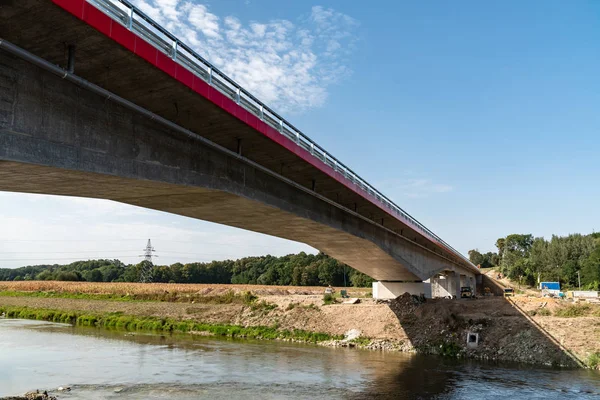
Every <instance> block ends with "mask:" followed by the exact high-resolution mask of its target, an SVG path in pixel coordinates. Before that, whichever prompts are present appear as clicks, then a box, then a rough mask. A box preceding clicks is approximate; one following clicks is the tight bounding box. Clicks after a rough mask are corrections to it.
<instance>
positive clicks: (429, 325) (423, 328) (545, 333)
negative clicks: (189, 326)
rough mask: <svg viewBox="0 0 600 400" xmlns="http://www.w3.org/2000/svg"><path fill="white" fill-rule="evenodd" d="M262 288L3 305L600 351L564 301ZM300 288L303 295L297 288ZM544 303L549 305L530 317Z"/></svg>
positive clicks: (478, 352) (545, 357)
mask: <svg viewBox="0 0 600 400" xmlns="http://www.w3.org/2000/svg"><path fill="white" fill-rule="evenodd" d="M207 286H209V285H205V287H204V288H203V290H205V291H206V290H207ZM222 289H225V288H221V285H219V288H218V290H222ZM248 289H250V290H251V289H252V287H249V288H248ZM260 289H261V290H257V291H253V293H257V292H258V293H260V295H259V298H258V300H256V302H255V304H259V306H249V305H247V304H239V303H231V304H207V303H196V302H194V303H192V302H187V303H186V302H166V301H114V300H88V299H68V298H45V297H8V296H0V306H28V307H32V308H46V309H60V310H74V311H85V312H90V313H106V312H122V313H123V314H128V315H136V316H153V317H160V318H172V319H177V320H195V321H199V322H204V323H213V324H234V325H241V326H259V325H260V326H277V327H278V328H280V329H287V330H293V329H302V330H306V331H313V332H323V333H328V334H331V335H341V334H344V333H346V332H348V331H350V330H355V332H356V331H359V332H360V336H361V337H362V338H359V340H355V341H354V342H353V343H352V344H353V345H360V346H363V347H367V348H384V349H390V350H401V351H419V352H427V353H436V354H445V355H449V356H462V357H470V358H480V359H491V360H503V361H515V362H525V363H532V364H547V365H569V366H573V365H577V364H578V362H577V361H576V360H577V359H579V360H586V359H587V358H588V357H589V355H590V354H592V353H595V352H600V313H599V314H597V315H598V316H591V315H596V314H595V311H594V312H591V313H590V314H589V315H590V316H584V317H578V318H559V317H556V316H553V315H554V314H555V312H556V311H557V310H560V309H562V308H564V307H565V306H564V304H562V303H561V302H559V301H558V300H552V299H537V298H528V297H516V298H514V300H512V301H508V300H506V299H504V298H502V297H493V296H492V297H484V298H480V299H477V300H471V299H468V300H467V299H464V300H461V299H459V300H446V299H436V300H427V301H425V302H420V301H418V300H417V299H415V298H414V297H412V296H410V295H408V294H406V295H404V296H400V297H399V298H398V299H396V300H393V301H391V302H387V303H378V302H376V301H374V300H373V299H361V302H360V303H359V304H340V303H338V304H332V305H323V296H322V294H312V293H311V292H310V291H308V290H306V289H302V288H287V289H286V293H281V292H279V291H273V289H271V290H272V291H271V292H270V293H269V292H267V291H266V290H264V291H262V289H263V288H260ZM215 290H216V288H215ZM215 290H208V292H210V293H214V292H215ZM295 290H297V292H296V293H303V294H290V293H292V292H293V291H295ZM302 290H304V291H302ZM319 290H320V291H322V289H319ZM307 292H308V293H307ZM304 293H306V294H304ZM313 293H314V292H313ZM260 304H262V305H260ZM596 307H598V306H596ZM541 308H544V309H546V310H548V312H546V313H539V314H538V315H535V316H530V315H531V314H537V312H534V311H538V310H540V309H541ZM598 308H599V310H600V307H598ZM542 314H543V315H542ZM548 314H550V315H548ZM469 333H471V334H475V336H477V344H476V345H472V346H471V347H472V348H471V347H470V346H468V345H467V335H468V334H469ZM331 344H332V345H348V343H342V342H335V343H331Z"/></svg>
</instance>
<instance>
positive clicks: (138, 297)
mask: <svg viewBox="0 0 600 400" xmlns="http://www.w3.org/2000/svg"><path fill="white" fill-rule="evenodd" d="M0 297H41V298H61V299H83V300H113V301H166V302H177V303H191V302H194V303H201V304H245V305H250V304H252V303H253V302H254V301H255V300H256V299H258V297H257V296H256V295H254V294H253V293H252V292H241V293H235V292H234V291H233V290H228V291H227V292H225V293H223V294H219V295H213V296H208V295H200V294H189V293H176V292H164V293H160V294H116V293H72V292H56V291H52V290H51V291H38V292H21V291H12V290H3V291H0Z"/></svg>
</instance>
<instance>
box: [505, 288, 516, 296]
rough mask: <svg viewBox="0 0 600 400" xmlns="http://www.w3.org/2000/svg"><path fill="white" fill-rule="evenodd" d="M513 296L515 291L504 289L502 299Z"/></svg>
mask: <svg viewBox="0 0 600 400" xmlns="http://www.w3.org/2000/svg"><path fill="white" fill-rule="evenodd" d="M514 295H515V289H513V288H505V289H504V297H513V296H514Z"/></svg>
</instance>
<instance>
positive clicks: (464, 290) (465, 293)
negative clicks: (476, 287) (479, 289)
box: [460, 286, 475, 299]
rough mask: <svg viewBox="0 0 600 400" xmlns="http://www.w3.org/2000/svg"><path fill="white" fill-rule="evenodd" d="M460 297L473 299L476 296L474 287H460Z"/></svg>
mask: <svg viewBox="0 0 600 400" xmlns="http://www.w3.org/2000/svg"><path fill="white" fill-rule="evenodd" d="M460 298H461V299H472V298H475V294H474V293H473V289H471V287H470V286H464V287H461V288H460Z"/></svg>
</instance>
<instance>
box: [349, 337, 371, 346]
mask: <svg viewBox="0 0 600 400" xmlns="http://www.w3.org/2000/svg"><path fill="white" fill-rule="evenodd" d="M350 343H356V344H357V345H359V346H367V345H369V343H371V339H369V338H366V337H362V336H359V337H357V338H354V339H352V340H350Z"/></svg>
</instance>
